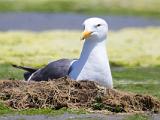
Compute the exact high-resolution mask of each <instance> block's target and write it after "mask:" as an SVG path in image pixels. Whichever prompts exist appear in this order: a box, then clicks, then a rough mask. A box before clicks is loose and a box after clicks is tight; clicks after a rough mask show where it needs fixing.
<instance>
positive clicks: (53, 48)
mask: <svg viewBox="0 0 160 120" xmlns="http://www.w3.org/2000/svg"><path fill="white" fill-rule="evenodd" d="M159 33H160V28H158V27H155V28H151V27H150V28H143V29H141V28H138V29H136V28H128V29H123V30H120V31H114V32H113V31H112V32H109V37H108V43H107V46H108V54H109V58H110V62H111V67H112V68H111V69H112V74H113V78H114V86H115V88H116V89H120V90H125V91H130V92H135V93H141V94H149V95H153V96H156V97H158V98H159V99H160V87H159V85H160V82H159V78H160V74H159V72H160V51H159V44H160V34H159ZM80 36H81V32H80V31H46V32H29V31H21V32H20V31H17V32H15V31H14V32H13V31H9V32H0V48H1V51H0V56H1V57H0V79H16V80H17V79H18V80H20V79H23V72H24V71H22V70H18V69H15V68H12V67H11V65H10V64H17V65H26V66H33V67H42V66H44V65H46V64H47V63H48V62H50V61H53V60H56V59H60V58H78V57H79V54H80V51H81V47H82V45H83V42H82V41H80V40H79V38H80ZM155 91H156V92H155ZM99 106H100V104H97V105H95V107H99ZM63 111H65V112H66V111H67V112H72V110H69V109H67V110H66V109H62V110H58V111H54V110H52V109H31V110H24V111H18V112H17V111H14V110H11V109H9V108H7V107H5V106H4V105H3V104H0V114H6V113H17V114H47V113H49V114H54V113H55V112H56V113H55V114H59V113H62V114H63V113H64V112H63ZM79 113H83V112H82V111H80V112H79ZM135 117H136V118H137V119H140V120H141V117H140V116H138V115H137V116H135ZM132 119H134V117H133V118H131V120H132ZM127 120H128V119H127ZM142 120H143V119H142Z"/></svg>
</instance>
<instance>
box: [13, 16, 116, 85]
mask: <svg viewBox="0 0 160 120" xmlns="http://www.w3.org/2000/svg"><path fill="white" fill-rule="evenodd" d="M82 25H83V26H84V31H83V33H82V38H81V40H83V41H84V45H83V48H82V51H81V54H80V57H79V59H60V60H57V61H53V62H50V63H49V64H48V65H46V66H44V67H43V68H40V69H35V68H31V67H25V66H17V65H13V67H16V68H19V69H23V70H26V71H27V72H25V73H24V78H25V80H27V81H30V80H32V81H47V80H52V79H57V78H60V77H64V76H69V77H70V78H71V79H73V80H77V81H80V80H90V81H94V82H96V83H97V84H98V85H100V86H103V87H105V88H113V81H112V75H111V70H110V65H109V59H108V55H107V52H106V39H107V33H108V24H107V22H106V21H105V20H103V19H101V18H97V17H93V18H88V19H86V20H85V21H84V22H83V24H82Z"/></svg>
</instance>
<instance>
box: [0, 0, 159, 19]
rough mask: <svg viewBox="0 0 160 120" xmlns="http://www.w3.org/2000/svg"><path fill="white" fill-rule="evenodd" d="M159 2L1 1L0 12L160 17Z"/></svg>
mask: <svg viewBox="0 0 160 120" xmlns="http://www.w3.org/2000/svg"><path fill="white" fill-rule="evenodd" d="M159 7H160V1H159V0H141V1H139V0H134V1H128V0H98V1H97V0H87V1H86V0H81V1H75V0H59V1H57V0H39V1H33V0H27V1H25V0H7V1H6V0H1V1H0V11H2V12H3V11H4V12H8V11H12V12H13V11H23V12H56V13H57V12H76V13H86V14H94V15H95V14H96V15H98V14H101V15H102V14H103V15H106V14H116V15H117V14H118V15H122V14H123V15H136V16H137V15H142V16H154V17H160V10H159Z"/></svg>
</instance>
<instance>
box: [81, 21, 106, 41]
mask: <svg viewBox="0 0 160 120" xmlns="http://www.w3.org/2000/svg"><path fill="white" fill-rule="evenodd" d="M83 25H84V32H83V33H82V40H84V39H85V40H90V39H92V40H99V41H102V40H105V38H106V35H107V32H108V24H107V22H106V21H105V20H103V19H101V18H89V19H87V20H85V21H84V22H83ZM99 41H97V42H99Z"/></svg>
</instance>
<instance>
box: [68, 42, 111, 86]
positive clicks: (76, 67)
mask: <svg viewBox="0 0 160 120" xmlns="http://www.w3.org/2000/svg"><path fill="white" fill-rule="evenodd" d="M69 76H70V77H71V78H72V79H75V80H93V81H96V82H97V83H99V84H100V85H102V86H105V87H108V88H112V76H111V72H110V66H109V61H108V57H107V53H106V44H105V40H102V41H101V42H97V41H96V40H86V41H85V43H84V46H83V49H82V52H81V55H80V58H79V60H78V61H76V62H75V63H74V64H73V65H72V70H71V72H70V74H69Z"/></svg>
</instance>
